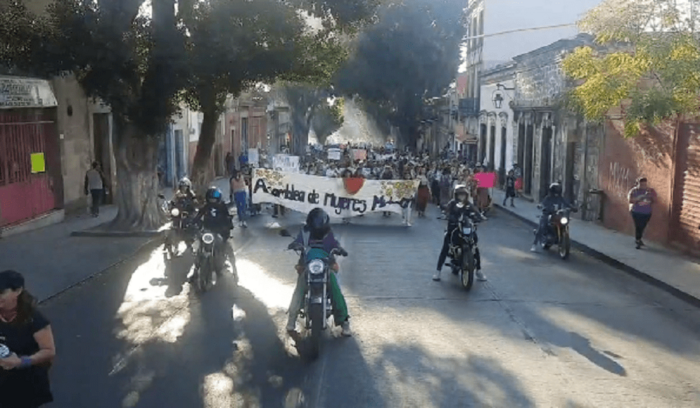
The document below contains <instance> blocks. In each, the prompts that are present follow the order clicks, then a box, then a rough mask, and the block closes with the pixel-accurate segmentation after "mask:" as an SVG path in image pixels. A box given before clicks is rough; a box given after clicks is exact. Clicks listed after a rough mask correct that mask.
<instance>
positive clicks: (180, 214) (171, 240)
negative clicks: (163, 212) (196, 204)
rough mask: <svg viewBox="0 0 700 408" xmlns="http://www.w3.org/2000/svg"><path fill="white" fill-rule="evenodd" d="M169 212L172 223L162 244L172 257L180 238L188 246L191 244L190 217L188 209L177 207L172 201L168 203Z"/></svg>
mask: <svg viewBox="0 0 700 408" xmlns="http://www.w3.org/2000/svg"><path fill="white" fill-rule="evenodd" d="M169 213H170V220H171V222H172V224H171V226H170V229H169V230H168V231H167V232H166V234H165V239H164V246H165V250H166V251H167V252H168V255H170V257H173V256H174V255H175V254H176V252H177V247H178V245H179V243H180V241H181V240H183V239H184V241H185V243H186V244H187V247H188V248H190V247H191V246H192V242H193V232H192V217H191V214H190V213H189V212H188V211H186V210H185V209H183V208H178V207H177V206H176V205H175V203H173V202H170V204H169ZM192 215H194V214H192Z"/></svg>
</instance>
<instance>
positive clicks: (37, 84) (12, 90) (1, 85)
mask: <svg viewBox="0 0 700 408" xmlns="http://www.w3.org/2000/svg"><path fill="white" fill-rule="evenodd" d="M54 106H58V101H57V100H56V97H55V96H54V94H53V91H52V90H51V85H50V84H49V81H47V80H44V79H34V78H19V77H8V76H0V109H17V108H49V107H54Z"/></svg>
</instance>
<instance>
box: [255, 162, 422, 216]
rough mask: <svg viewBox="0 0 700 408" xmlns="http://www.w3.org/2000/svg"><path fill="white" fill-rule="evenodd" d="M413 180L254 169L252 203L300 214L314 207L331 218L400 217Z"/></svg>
mask: <svg viewBox="0 0 700 408" xmlns="http://www.w3.org/2000/svg"><path fill="white" fill-rule="evenodd" d="M418 184H419V181H417V180H366V179H363V178H348V179H341V178H329V177H318V176H309V175H306V174H300V173H288V172H281V171H275V170H268V169H255V173H254V177H253V197H252V198H253V203H255V204H260V203H272V204H279V205H282V206H284V207H286V208H289V209H291V210H294V211H299V212H302V213H308V212H309V211H311V210H312V209H314V208H316V207H321V208H323V209H324V210H325V211H326V212H327V213H328V214H329V215H330V216H331V217H335V218H344V217H355V216H358V215H362V214H367V213H371V212H382V211H386V212H393V213H397V214H401V210H402V209H403V208H406V207H408V206H409V205H410V204H411V202H412V201H413V196H414V194H415V192H416V190H417V189H418Z"/></svg>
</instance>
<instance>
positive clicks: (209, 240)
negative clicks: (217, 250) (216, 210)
mask: <svg viewBox="0 0 700 408" xmlns="http://www.w3.org/2000/svg"><path fill="white" fill-rule="evenodd" d="M202 242H204V243H205V244H207V245H211V244H213V243H214V234H210V233H208V232H207V233H206V234H204V235H202Z"/></svg>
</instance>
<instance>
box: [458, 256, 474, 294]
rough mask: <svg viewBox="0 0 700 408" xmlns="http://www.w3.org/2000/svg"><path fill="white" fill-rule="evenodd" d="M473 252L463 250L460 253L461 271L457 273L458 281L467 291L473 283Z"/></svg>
mask: <svg viewBox="0 0 700 408" xmlns="http://www.w3.org/2000/svg"><path fill="white" fill-rule="evenodd" d="M474 264H475V262H474V253H473V252H472V251H471V250H467V251H464V254H463V255H462V271H461V272H460V274H459V281H460V283H461V284H462V287H463V288H464V290H466V291H469V290H471V288H472V285H474V270H475V269H476V268H475V265H474Z"/></svg>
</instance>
